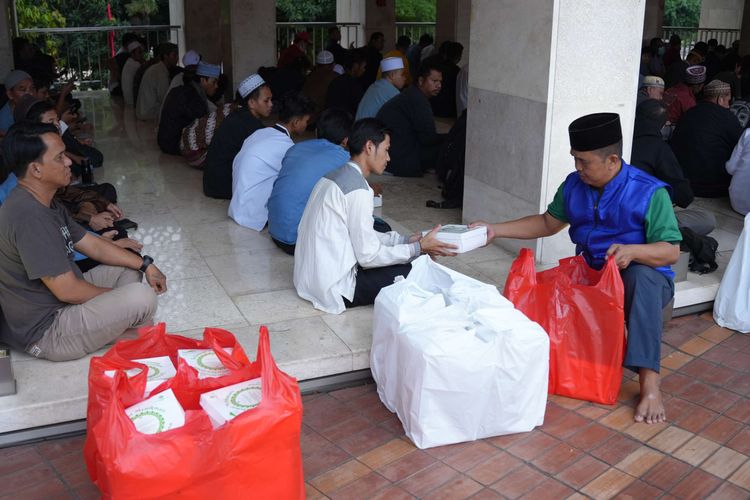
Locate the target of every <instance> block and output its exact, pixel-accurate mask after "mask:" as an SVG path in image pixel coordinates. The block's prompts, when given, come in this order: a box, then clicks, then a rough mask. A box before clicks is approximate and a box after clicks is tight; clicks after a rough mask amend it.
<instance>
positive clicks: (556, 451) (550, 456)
mask: <svg viewBox="0 0 750 500" xmlns="http://www.w3.org/2000/svg"><path fill="white" fill-rule="evenodd" d="M582 456H583V452H582V451H580V450H578V449H576V448H573V447H572V446H570V445H569V444H568V443H560V444H558V445H556V446H553V447H552V448H550V449H549V450H547V451H545V452H544V453H543V454H542V455H540V456H539V457H537V458H536V459H535V460H534V462H533V463H534V465H536V466H537V467H538V468H539V469H541V470H543V471H544V472H546V473H547V474H553V475H554V474H557V473H558V472H560V471H561V470H563V469H564V468H565V467H567V466H568V465H570V464H572V463H573V462H575V461H577V460H578V459H579V458H581V457H582Z"/></svg>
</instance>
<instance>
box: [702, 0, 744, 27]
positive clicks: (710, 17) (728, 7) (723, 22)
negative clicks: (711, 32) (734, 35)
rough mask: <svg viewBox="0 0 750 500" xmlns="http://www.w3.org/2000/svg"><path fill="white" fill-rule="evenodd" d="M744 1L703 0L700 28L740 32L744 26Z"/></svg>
mask: <svg viewBox="0 0 750 500" xmlns="http://www.w3.org/2000/svg"><path fill="white" fill-rule="evenodd" d="M744 7H745V1H744V0H702V1H701V19H700V24H699V26H700V27H701V28H705V29H730V30H738V29H740V27H741V25H742V11H743V10H744Z"/></svg>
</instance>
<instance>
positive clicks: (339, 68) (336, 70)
mask: <svg viewBox="0 0 750 500" xmlns="http://www.w3.org/2000/svg"><path fill="white" fill-rule="evenodd" d="M333 72H334V73H338V74H339V75H343V74H344V67H343V66H342V65H340V64H334V65H333Z"/></svg>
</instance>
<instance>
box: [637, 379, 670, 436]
mask: <svg viewBox="0 0 750 500" xmlns="http://www.w3.org/2000/svg"><path fill="white" fill-rule="evenodd" d="M638 378H639V379H640V381H641V401H640V402H639V403H638V406H636V407H635V415H634V416H633V420H635V421H636V422H643V423H646V424H658V423H661V422H666V421H667V416H666V413H665V411H664V402H663V401H662V399H661V390H660V389H659V374H658V373H656V372H655V371H653V370H649V369H648V368H641V369H640V372H639V377H638Z"/></svg>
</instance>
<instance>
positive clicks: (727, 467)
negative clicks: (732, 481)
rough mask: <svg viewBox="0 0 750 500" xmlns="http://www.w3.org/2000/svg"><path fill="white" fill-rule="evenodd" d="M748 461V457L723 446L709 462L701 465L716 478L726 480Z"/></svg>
mask: <svg viewBox="0 0 750 500" xmlns="http://www.w3.org/2000/svg"><path fill="white" fill-rule="evenodd" d="M746 461H747V456H745V455H743V454H742V453H737V452H736V451H734V450H732V449H730V448H725V447H723V446H722V447H721V448H719V449H718V450H717V451H716V453H714V454H713V455H712V456H711V457H710V458H709V459H708V460H706V461H705V462H703V463H702V464H701V469H703V470H705V471H706V472H710V473H711V474H713V475H714V476H716V477H720V478H722V479H726V478H727V477H728V476H729V475H730V474H732V473H733V472H734V471H735V470H737V468H738V467H739V466H740V465H742V464H743V463H745V462H746Z"/></svg>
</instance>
